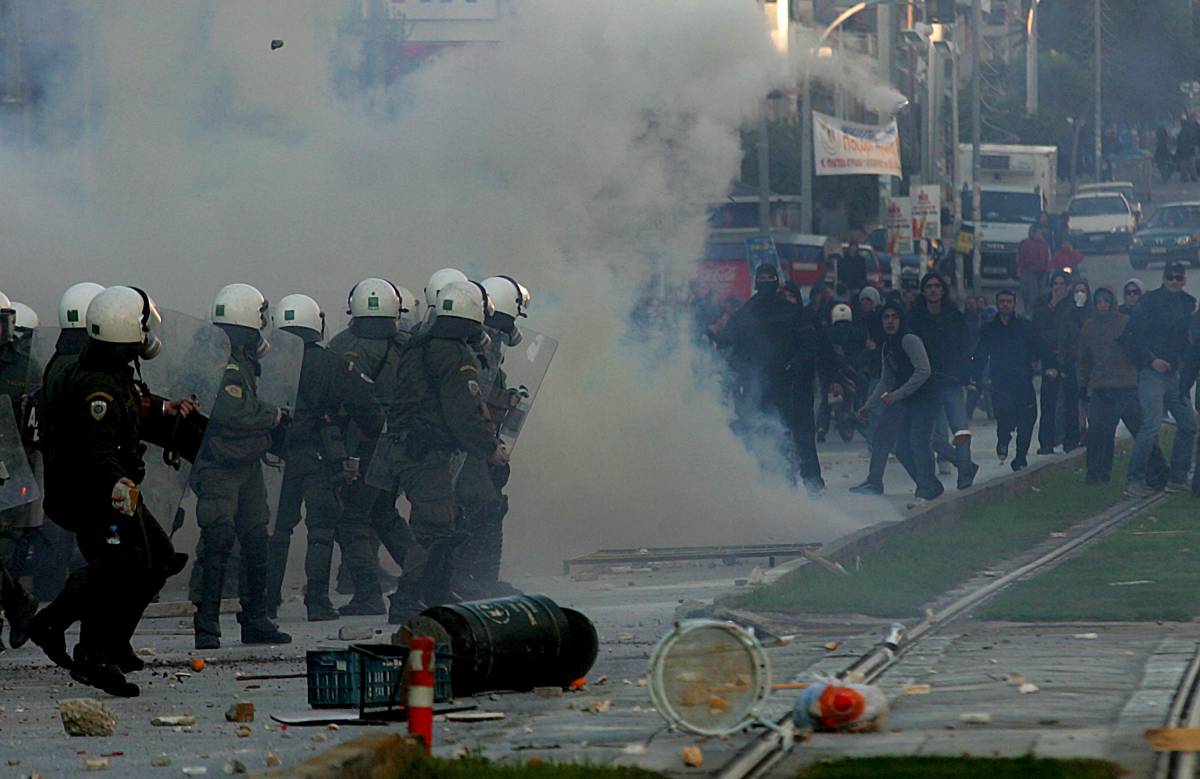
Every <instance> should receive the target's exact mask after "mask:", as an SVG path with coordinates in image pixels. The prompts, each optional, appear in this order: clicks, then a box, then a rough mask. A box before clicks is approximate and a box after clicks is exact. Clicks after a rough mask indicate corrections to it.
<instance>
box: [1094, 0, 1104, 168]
mask: <svg viewBox="0 0 1200 779" xmlns="http://www.w3.org/2000/svg"><path fill="white" fill-rule="evenodd" d="M1100 1H1101V0H1092V12H1093V16H1094V17H1095V18H1094V20H1093V22H1092V24H1093V26H1094V29H1095V36H1096V40H1095V41H1094V43H1095V51H1094V53H1093V54H1092V58H1093V62H1092V71H1093V76H1094V77H1095V79H1096V86H1095V91H1096V95H1095V99H1096V117H1095V125H1096V126H1095V128H1093V131H1092V142H1093V144H1094V152H1093V153H1094V155H1095V158H1096V181H1100V180H1101V179H1102V178H1103V177H1104V175H1103V170H1102V167H1101V166H1102V158H1101V140H1102V137H1103V134H1104V131H1103V129H1102V128H1101V126H1100V121H1101V120H1100V98H1101V88H1100V72H1101V67H1100V55H1101V53H1102V51H1103V48H1104V27H1103V24H1102V20H1101V13H1100Z"/></svg>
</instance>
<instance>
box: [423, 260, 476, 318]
mask: <svg viewBox="0 0 1200 779" xmlns="http://www.w3.org/2000/svg"><path fill="white" fill-rule="evenodd" d="M452 281H468V279H467V274H465V273H463V272H462V271H460V270H458V269H457V268H442V269H441V270H435V271H434V272H433V275H432V276H430V277H429V281H427V282H425V305H427V306H429V307H430V308H433V307H434V306H436V305H437V303H438V298H439V293H440V292H441V291H442V290H443V289H445V288H446V285H447V284H449V283H450V282H452ZM438 316H441V312H440V311H439V312H438Z"/></svg>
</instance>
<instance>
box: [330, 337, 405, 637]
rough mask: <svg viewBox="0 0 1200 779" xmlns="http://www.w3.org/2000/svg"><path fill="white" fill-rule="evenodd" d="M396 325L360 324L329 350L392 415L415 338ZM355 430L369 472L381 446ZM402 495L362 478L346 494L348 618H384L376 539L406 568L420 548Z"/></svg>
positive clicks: (352, 436) (341, 532)
mask: <svg viewBox="0 0 1200 779" xmlns="http://www.w3.org/2000/svg"><path fill="white" fill-rule="evenodd" d="M392 322H393V320H390V319H386V318H383V317H365V318H360V319H354V320H352V321H351V322H350V327H348V328H346V329H345V330H343V331H342V332H340V333H338V334H337V335H336V336H334V338H333V340H331V341H330V342H329V350H330V351H332V352H335V353H336V354H339V355H341V356H342V357H343V358H344V359H346V360H347V361H348V362H349V363H350V364H351V365H352V366H354V367H355V369H356V370H358V371H360V372H361V373H362V374H363V375H364V376H366V377H367V378H368V379H370V380H371V381H372V382H373V389H374V394H375V397H376V399H377V400H378V401H379V403H380V405H381V407H382V410H383V412H384V413H385V414H386V413H387V410H388V408H389V406H390V405H391V404H392V402H393V400H394V399H395V398H396V396H397V394H398V393H399V392H400V391H401V387H400V385H398V376H397V372H396V371H397V366H398V365H399V362H400V353H401V352H402V351H403V350H404V347H405V344H406V343H407V342H408V340H409V334H408V333H405V332H397V331H395V330H394V329H392V328H393V327H394V325H393V324H392ZM356 428H357V426H356V425H351V426H350V429H349V430H348V431H347V432H348V435H347V442H348V444H349V445H350V446H351V447H355V446H358V448H359V451H360V452H361V454H360V459H361V463H360V466H359V467H360V470H361V472H362V473H364V474H365V473H367V471H368V470H369V469H370V465H371V460H372V458H373V457H374V455H375V446H374V445H368V446H361V445H358V444H357V441H356V439H357V438H359V437H360V436H361V433H359V431H358V430H357V429H356ZM396 497H397V496H396V493H395V492H394V491H392V492H383V491H381V490H377V489H375V488H373V487H369V486H367V484H366V483H365V480H364V479H359V480H358V481H356V482H355V483H354V484H352V485H350V487H349V489H347V490H346V491H345V500H344V503H343V513H342V522H341V525H340V526H339V527H338V542H339V543H340V544H341V546H342V564H343V565H344V566H345V567H346V568H347V569H348V570H349V572H350V574H351V577H352V578H353V581H354V599H353V600H352V601H351V602H350V604H349V605H348V606H344V607H343V608H342V609H341V611H342V613H343V614H355V613H362V614H378V613H382V609H383V605H382V604H383V599H382V591H383V588H382V584H381V582H380V581H379V575H378V569H379V565H378V552H377V549H378V546H377V544H376V543H375V542H374V539H372V534H373V535H374V536H375V537H376V538H378V539H379V541H381V542H382V543H383V546H384V548H386V549H387V551H388V554H389V555H391V557H392V559H393V560H395V561H396V562H397V563H398V564H400V565H403V564H404V558H405V557H406V556H407V554H408V550H409V548H410V547H412V546H413V544H414V543H415V542H414V541H413V539H412V534H411V533H410V532H409V528H408V523H407V522H405V521H404V519H403V518H402V517H401V516H400V514H399V513H398V512H397V511H396Z"/></svg>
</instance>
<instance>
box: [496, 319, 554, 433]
mask: <svg viewBox="0 0 1200 779" xmlns="http://www.w3.org/2000/svg"><path fill="white" fill-rule="evenodd" d="M521 332H522V333H524V335H525V337H524V339H522V341H521V343H519V344H517V345H516V346H507V347H505V348H504V362H503V363H501V369H502V370H503V371H504V376H505V385H506V386H507V387H508V406H509V407H508V410H507V411H506V412H504V413H503V417H504V418H503V421H501V423H500V438H501V440H503V441H504V444H505V446H507V447H508V450H509V451H510V452H511V451H512V450H513V447H514V446H516V443H517V437H518V436H520V435H521V429H522V428H523V427H524V425H525V421H526V419H528V417H529V411H530V409H531V408H532V407H533V401H534V400H535V399H536V398H537V393H538V389H539V388H541V386H542V381H543V380H544V379H545V378H546V372H547V371H548V370H550V361H551V360H553V359H554V352H555V351H557V349H558V341H556V340H554V339H553V338H551V337H550V336H548V335H544V334H542V333H539V332H537V331H536V330H530V329H528V328H524V327H523V328H521Z"/></svg>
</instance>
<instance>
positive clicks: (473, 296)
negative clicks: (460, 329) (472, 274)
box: [437, 281, 486, 325]
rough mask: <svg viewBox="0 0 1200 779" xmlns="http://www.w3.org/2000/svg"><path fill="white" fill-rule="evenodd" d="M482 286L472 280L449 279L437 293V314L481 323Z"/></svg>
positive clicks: (483, 305)
mask: <svg viewBox="0 0 1200 779" xmlns="http://www.w3.org/2000/svg"><path fill="white" fill-rule="evenodd" d="M485 300H486V298H485V297H484V291H483V287H481V286H479V285H478V284H476V283H475V282H473V281H451V282H450V283H448V284H446V286H444V287H443V288H442V291H441V294H439V295H438V301H437V315H438V318H439V319H440V318H442V317H455V318H457V319H467V320H469V321H471V322H476V323H478V324H481V325H482V324H483V320H484V316H485V308H486V303H485Z"/></svg>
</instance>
